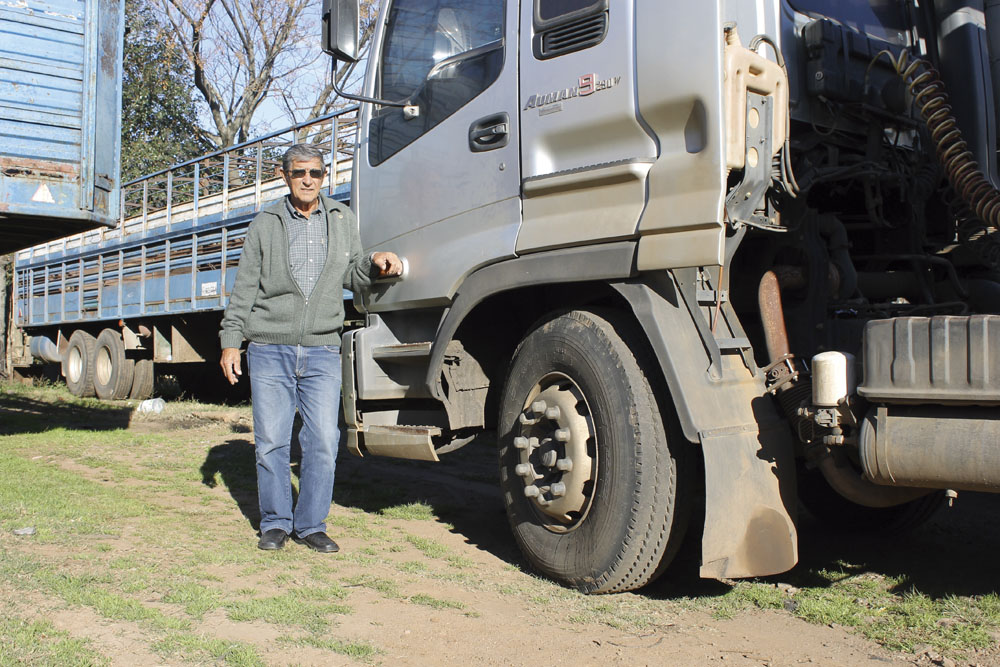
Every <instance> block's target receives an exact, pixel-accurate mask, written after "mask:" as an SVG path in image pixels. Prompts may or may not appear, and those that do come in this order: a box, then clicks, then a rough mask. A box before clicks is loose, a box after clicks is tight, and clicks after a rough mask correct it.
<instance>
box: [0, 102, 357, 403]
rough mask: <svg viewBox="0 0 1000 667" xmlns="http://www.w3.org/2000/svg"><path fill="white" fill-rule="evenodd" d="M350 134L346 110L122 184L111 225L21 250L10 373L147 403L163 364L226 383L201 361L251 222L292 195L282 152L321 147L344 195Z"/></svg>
mask: <svg viewBox="0 0 1000 667" xmlns="http://www.w3.org/2000/svg"><path fill="white" fill-rule="evenodd" d="M355 127H356V108H351V109H347V110H345V111H342V112H338V113H336V114H333V115H330V116H326V117H323V118H320V119H317V120H314V121H311V122H309V123H306V124H302V125H299V126H295V127H292V128H288V129H286V130H282V131H279V132H274V133H272V134H269V135H267V136H264V137H261V138H259V139H255V140H253V141H249V142H246V143H244V144H240V145H238V146H233V147H231V148H228V149H225V150H222V151H218V152H215V153H211V154H209V155H205V156H203V157H200V158H198V159H196V160H191V161H189V162H185V163H183V164H179V165H176V166H174V167H171V168H170V169H167V170H164V171H162V172H158V173H156V174H151V175H149V176H145V177H143V178H140V179H137V180H135V181H132V182H129V183H126V184H125V185H124V186H123V187H122V198H121V209H120V217H119V219H118V220H117V221H116V223H115V225H114V226H113V227H111V228H106V227H105V228H100V229H95V230H90V231H86V232H82V233H78V234H75V235H72V236H68V237H64V238H60V239H57V240H53V241H49V242H46V243H42V244H39V245H35V246H33V247H30V248H26V249H23V250H21V251H19V252H17V253H16V255H15V261H14V285H13V304H12V306H13V307H12V320H13V327H12V337H11V338H12V344H11V358H12V363H13V366H14V367H15V368H18V367H21V366H26V365H29V364H31V363H32V362H33V360H41V361H46V362H57V363H59V364H61V371H62V374H63V376H64V377H65V378H66V383H67V385H68V386H69V388H70V391H72V392H73V393H74V394H75V395H78V396H86V395H91V394H96V395H97V396H99V397H100V398H125V397H132V398H144V397H147V396H149V395H150V394H151V392H152V391H153V385H154V368H155V367H157V366H161V365H163V364H184V365H185V366H184V367H183V368H186V369H187V370H189V371H195V372H194V373H193V374H194V375H199V374H200V373H198V370H199V369H203V370H205V371H206V372H208V373H211V377H214V376H215V375H219V376H220V377H221V374H219V373H216V371H217V370H218V369H217V368H207V367H203V366H200V365H204V364H206V363H207V364H209V365H211V366H214V365H216V364H217V362H218V357H219V343H218V330H219V322H220V320H221V318H222V313H223V311H224V310H225V307H226V304H227V302H228V299H229V294H230V291H231V288H232V285H233V281H234V279H235V277H236V267H237V264H238V262H239V258H240V252H241V250H242V247H243V239H244V237H245V235H246V230H247V226H248V225H249V224H250V220H251V219H252V218H253V216H254V215H255V214H256V212H257V211H258V210H260V208H261V206H263V205H265V204H266V203H267V202H269V201H271V200H274V199H277V198H279V197H282V196H284V195H285V193H286V191H287V190H286V187H285V184H284V182H283V181H282V180H281V179H280V178H279V177H278V175H277V173H276V168H277V166H278V164H279V161H280V156H281V154H282V153H283V152H284V150H285V149H286V148H287V147H288V146H289V145H291V144H292V143H296V142H309V143H311V144H313V145H315V146H317V147H319V148H320V149H321V150H323V151H324V153H325V154H327V155H328V163H329V167H330V168H329V172H330V175H329V177H328V182H327V188H328V190H327V191H328V192H329V193H330V194H331V195H332V196H334V197H337V198H339V199H341V200H346V199H347V198H348V197H349V195H350V172H351V164H352V156H353V150H354V135H355ZM347 296H350V295H347ZM177 368H179V367H175V369H177Z"/></svg>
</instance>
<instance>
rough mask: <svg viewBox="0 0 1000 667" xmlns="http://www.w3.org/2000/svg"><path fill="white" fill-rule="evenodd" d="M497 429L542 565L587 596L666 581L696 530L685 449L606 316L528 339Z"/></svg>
mask: <svg viewBox="0 0 1000 667" xmlns="http://www.w3.org/2000/svg"><path fill="white" fill-rule="evenodd" d="M499 433H500V434H501V439H500V479H501V485H502V488H503V494H504V503H505V505H506V507H507V515H508V518H509V520H510V525H511V528H512V530H513V532H514V536H515V538H516V539H517V542H518V544H519V545H520V547H521V550H522V552H523V553H524V555H525V556H526V557H527V559H528V560H529V561H530V562H531V564H532V565H533V566H534V567H535V568H537V569H538V570H539V571H540V572H542V573H543V574H545V575H547V576H549V577H551V578H553V579H556V580H557V581H560V582H562V583H564V584H567V585H570V586H573V587H576V588H578V589H579V590H581V591H584V592H587V593H610V592H617V591H626V590H632V589H635V588H639V587H640V586H643V585H644V584H646V583H649V582H650V581H652V580H653V579H655V578H656V577H657V576H659V574H660V573H662V571H663V570H664V569H665V568H666V566H667V565H668V564H669V563H670V560H671V559H672V558H673V556H674V554H675V553H676V551H677V549H678V547H679V546H680V542H681V540H682V538H683V534H684V531H685V529H686V527H687V519H688V511H687V505H688V503H687V502H685V500H686V499H684V498H683V497H682V495H681V494H680V493H678V488H679V485H683V484H684V479H685V476H686V474H687V466H686V464H685V462H686V460H687V457H686V456H685V451H686V449H685V445H686V444H687V443H686V442H685V441H684V440H683V437H682V436H680V435H679V433H678V431H677V426H676V421H675V419H674V417H673V412H672V408H670V409H669V410H668V411H667V412H666V414H665V415H663V416H661V410H660V408H659V405H658V403H657V400H656V397H655V395H654V393H653V390H652V387H651V385H650V381H649V379H648V378H647V376H646V375H645V374H644V372H643V368H642V365H640V362H639V361H638V360H637V359H636V356H635V354H634V353H633V351H632V350H630V349H629V346H628V345H627V344H626V342H625V340H623V338H622V337H621V336H620V335H619V334H618V333H617V332H616V330H615V326H614V325H613V324H612V321H611V320H610V319H609V318H608V317H606V316H602V315H601V314H598V313H596V312H589V311H572V312H569V313H566V314H562V315H559V316H557V317H554V318H552V319H549V320H548V321H545V322H543V323H542V324H541V325H540V326H538V327H537V328H535V329H534V330H532V331H531V332H530V333H529V334H528V335H527V336H526V337H525V338H524V340H522V341H521V343H520V345H519V346H518V348H517V350H516V351H515V353H514V357H513V360H512V362H511V365H510V370H509V373H508V376H507V383H506V386H505V388H504V392H503V396H502V398H501V406H500V423H499ZM668 434H669V437H668Z"/></svg>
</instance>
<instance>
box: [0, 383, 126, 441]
mask: <svg viewBox="0 0 1000 667" xmlns="http://www.w3.org/2000/svg"><path fill="white" fill-rule="evenodd" d="M131 418H132V409H131V408H129V407H123V406H117V405H101V404H97V403H94V404H92V405H86V406H84V405H73V404H69V403H67V404H59V403H53V402H51V401H39V400H36V399H33V398H29V397H27V396H21V395H19V394H7V393H2V392H0V435H16V434H25V433H44V432H45V431H51V430H52V429H56V428H67V429H74V428H75V429H86V430H89V431H113V430H116V429H122V428H128V425H129V422H130V420H131Z"/></svg>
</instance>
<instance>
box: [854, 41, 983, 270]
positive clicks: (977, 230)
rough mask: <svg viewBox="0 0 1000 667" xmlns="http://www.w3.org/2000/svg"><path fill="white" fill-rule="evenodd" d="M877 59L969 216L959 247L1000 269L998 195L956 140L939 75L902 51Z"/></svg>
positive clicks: (959, 135)
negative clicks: (911, 106)
mask: <svg viewBox="0 0 1000 667" xmlns="http://www.w3.org/2000/svg"><path fill="white" fill-rule="evenodd" d="M883 55H884V56H886V57H887V58H888V59H889V61H890V62H891V63H892V66H893V69H895V70H896V73H897V74H898V75H899V76H900V77H901V78H902V79H903V82H904V83H905V84H906V86H907V88H908V89H909V91H910V94H911V95H912V96H913V101H914V103H915V104H916V106H917V108H918V109H919V110H920V116H921V117H922V118H923V120H924V124H926V125H927V129H928V131H929V132H930V136H931V140H932V141H933V142H934V145H935V147H936V148H937V155H938V159H939V160H940V162H941V165H942V167H943V168H944V172H945V175H946V176H947V178H948V182H949V183H950V184H951V187H952V188H953V189H954V190H955V192H956V193H957V194H958V196H959V197H960V198H961V199H962V201H964V202H965V204H966V206H968V208H969V211H970V212H971V213H972V214H974V217H972V216H968V217H966V219H965V220H962V221H961V222H959V225H958V239H959V241H960V242H961V243H962V244H963V245H965V246H966V247H968V248H970V249H972V250H973V251H975V252H976V253H977V254H978V255H979V257H980V258H981V259H982V260H983V261H984V262H986V263H987V265H988V266H989V267H991V268H993V269H1000V235H996V232H997V231H998V230H1000V192H998V191H997V189H996V188H995V187H994V186H993V184H992V183H991V182H990V181H989V179H988V178H986V175H985V174H983V172H982V170H981V169H980V168H979V163H977V162H976V160H975V157H974V156H973V154H972V152H971V151H970V150H969V145H968V143H967V142H966V141H965V139H963V138H962V131H961V129H959V127H958V121H956V120H955V117H954V116H953V115H952V114H951V105H950V104H949V103H948V93H947V91H946V90H945V86H944V82H943V81H942V80H941V75H940V74H939V73H938V71H937V70H936V69H934V66H933V65H931V64H930V63H929V62H927V61H926V60H924V59H922V58H914V59H912V60H911V59H910V54H909V52H908V51H906V50H905V49H904V50H903V51H901V52H900V54H899V55H898V56H894V55H893V54H892V53H890V52H889V51H881V52H880V53H879V54H878V55H877V56H876V57H875V60H878V59H879V58H880V57H881V56H883ZM875 60H873V61H872V64H874V63H875Z"/></svg>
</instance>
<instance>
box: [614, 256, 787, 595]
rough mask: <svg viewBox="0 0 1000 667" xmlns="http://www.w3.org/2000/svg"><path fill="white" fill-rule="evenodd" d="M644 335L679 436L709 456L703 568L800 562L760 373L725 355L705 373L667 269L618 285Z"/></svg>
mask: <svg viewBox="0 0 1000 667" xmlns="http://www.w3.org/2000/svg"><path fill="white" fill-rule="evenodd" d="M614 287H615V289H616V290H617V291H618V292H619V293H620V294H621V295H622V296H624V297H625V298H626V299H627V300H628V302H629V304H630V305H631V306H632V310H633V312H634V313H635V315H636V317H637V318H638V319H639V322H640V323H641V324H642V327H643V329H644V330H645V331H646V334H647V335H648V337H649V341H650V344H651V345H652V347H653V350H654V352H655V354H656V357H657V361H659V363H660V367H661V369H662V370H663V375H664V378H665V379H666V381H667V386H668V388H669V390H670V395H671V399H672V400H673V403H674V406H675V407H676V409H677V416H678V418H679V420H680V422H681V427H682V429H683V430H684V435H685V436H686V437H687V438H688V439H689V440H690V441H691V442H692V443H700V444H701V446H702V449H703V451H704V459H705V496H706V499H705V527H704V533H703V537H702V566H701V576H702V577H706V578H737V577H753V576H765V575H769V574H776V573H778V572H785V571H787V570H789V569H791V568H792V567H793V566H794V565H795V563H796V562H797V560H798V544H797V535H796V530H795V522H794V515H795V506H796V496H795V462H794V460H793V453H792V452H793V450H792V442H791V433H790V431H789V429H788V426H787V424H786V423H785V422H784V421H782V419H781V417H780V416H779V413H778V411H777V409H776V407H775V405H774V402H773V399H772V398H771V397H770V396H768V395H767V394H766V392H765V390H764V379H763V374H762V373H760V372H756V373H752V372H751V371H750V370H749V369H747V368H746V366H745V365H743V364H742V362H741V361H740V360H739V357H738V356H735V355H723V356H722V357H721V359H722V362H723V368H722V375H721V379H713V377H712V376H711V375H710V374H709V368H710V366H711V364H712V359H711V355H710V354H709V352H708V350H707V348H706V345H707V344H710V343H706V342H705V341H703V339H702V336H701V335H700V334H699V332H698V327H697V326H696V324H695V322H694V321H693V319H692V314H691V313H690V312H689V310H688V309H687V308H686V307H685V305H684V302H683V299H682V297H681V295H680V291H679V289H678V286H677V283H676V282H675V280H674V278H673V276H672V275H671V274H669V273H666V272H663V273H656V274H651V275H649V276H647V277H646V278H645V280H644V281H641V282H640V281H629V282H622V283H615V284H614Z"/></svg>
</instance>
